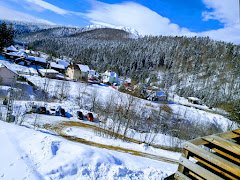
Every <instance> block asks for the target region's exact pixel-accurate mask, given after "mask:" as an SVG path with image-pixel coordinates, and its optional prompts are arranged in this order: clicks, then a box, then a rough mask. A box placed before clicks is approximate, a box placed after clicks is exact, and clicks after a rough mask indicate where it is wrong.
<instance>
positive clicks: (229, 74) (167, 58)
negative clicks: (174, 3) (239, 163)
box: [17, 27, 240, 105]
mask: <svg viewBox="0 0 240 180" xmlns="http://www.w3.org/2000/svg"><path fill="white" fill-rule="evenodd" d="M59 32H60V33H59ZM63 32H67V33H63ZM17 38H18V39H20V40H23V41H27V42H29V43H30V47H33V48H34V49H37V50H41V51H44V52H48V53H52V54H54V55H56V56H62V55H65V56H69V57H72V58H73V60H74V61H75V62H78V63H86V64H89V65H90V66H91V67H92V68H94V69H96V70H98V71H100V72H101V71H105V70H106V69H112V70H114V71H116V72H117V73H118V74H120V75H124V76H130V77H133V78H134V79H135V80H136V81H138V82H143V81H144V80H145V79H146V78H148V77H151V81H152V82H157V83H158V84H159V86H160V87H162V88H166V89H169V88H170V89H171V90H173V91H175V92H177V93H178V94H180V95H183V96H196V97H199V98H201V99H203V100H204V101H205V102H206V103H208V104H210V105H216V104H220V103H223V102H230V101H235V100H237V99H240V91H239V89H240V46H238V45H233V44H230V43H224V42H218V41H213V40H211V39H209V38H207V37H191V38H187V37H167V36H145V37H138V38H136V37H135V38H133V36H131V34H130V33H129V32H124V31H123V30H116V29H110V28H102V29H91V30H89V31H84V32H82V31H81V30H79V31H77V30H76V33H75V32H72V29H69V28H66V27H65V28H52V29H47V30H41V31H37V32H34V33H29V34H24V35H21V36H19V37H17ZM159 72H160V73H161V76H160V77H159V76H158V75H159Z"/></svg>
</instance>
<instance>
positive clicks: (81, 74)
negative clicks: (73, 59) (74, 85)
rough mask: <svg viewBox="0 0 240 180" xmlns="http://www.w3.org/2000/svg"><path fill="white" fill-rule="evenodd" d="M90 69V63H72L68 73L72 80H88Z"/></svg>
mask: <svg viewBox="0 0 240 180" xmlns="http://www.w3.org/2000/svg"><path fill="white" fill-rule="evenodd" d="M89 71H90V68H89V67H88V65H84V64H70V65H69V66H68V68H67V71H66V75H67V76H68V77H69V78H70V79H71V80H76V81H78V80H84V81H87V80H88V73H89Z"/></svg>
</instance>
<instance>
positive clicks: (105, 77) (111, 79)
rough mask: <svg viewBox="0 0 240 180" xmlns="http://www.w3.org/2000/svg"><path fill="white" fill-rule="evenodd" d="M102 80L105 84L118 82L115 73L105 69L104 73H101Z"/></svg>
mask: <svg viewBox="0 0 240 180" xmlns="http://www.w3.org/2000/svg"><path fill="white" fill-rule="evenodd" d="M102 82H103V83H106V84H114V83H116V84H118V83H119V79H118V75H117V73H115V72H113V71H106V72H105V73H103V74H102Z"/></svg>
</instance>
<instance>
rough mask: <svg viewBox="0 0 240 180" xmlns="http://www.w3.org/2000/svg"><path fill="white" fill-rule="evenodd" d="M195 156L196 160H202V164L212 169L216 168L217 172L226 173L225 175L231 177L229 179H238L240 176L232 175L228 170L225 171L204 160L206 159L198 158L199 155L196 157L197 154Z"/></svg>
mask: <svg viewBox="0 0 240 180" xmlns="http://www.w3.org/2000/svg"><path fill="white" fill-rule="evenodd" d="M193 158H194V159H196V160H197V161H198V162H200V163H201V164H203V165H205V166H207V167H209V168H210V169H212V170H214V171H215V172H218V173H220V174H222V175H224V176H225V177H227V178H229V179H234V180H238V178H236V177H234V176H232V175H230V174H229V173H227V172H224V171H222V170H220V169H219V168H217V167H215V166H213V165H211V164H210V163H208V162H206V161H204V160H202V159H200V158H198V157H195V156H194V157H193Z"/></svg>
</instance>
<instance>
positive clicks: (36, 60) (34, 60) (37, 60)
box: [25, 56, 49, 68]
mask: <svg viewBox="0 0 240 180" xmlns="http://www.w3.org/2000/svg"><path fill="white" fill-rule="evenodd" d="M25 61H26V62H27V63H30V64H31V65H36V66H41V67H43V68H48V67H49V63H48V62H47V60H46V59H45V58H42V57H35V56H28V57H26V58H25Z"/></svg>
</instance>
